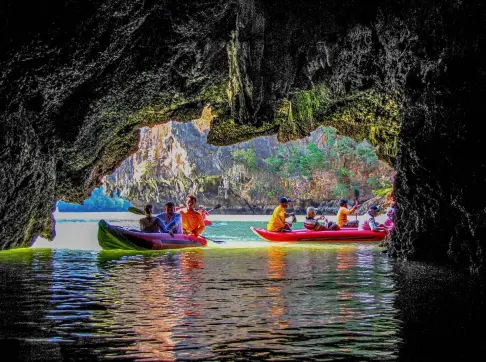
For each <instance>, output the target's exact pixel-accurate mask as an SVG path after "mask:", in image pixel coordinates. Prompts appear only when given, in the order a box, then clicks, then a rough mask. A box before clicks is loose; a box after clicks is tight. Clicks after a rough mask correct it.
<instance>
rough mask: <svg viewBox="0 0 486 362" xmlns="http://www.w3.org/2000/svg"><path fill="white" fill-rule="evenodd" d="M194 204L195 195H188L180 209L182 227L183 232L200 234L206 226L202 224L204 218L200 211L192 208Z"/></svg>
mask: <svg viewBox="0 0 486 362" xmlns="http://www.w3.org/2000/svg"><path fill="white" fill-rule="evenodd" d="M194 205H196V196H194V195H189V196H187V199H186V208H185V209H182V210H180V211H179V212H180V214H181V215H182V229H183V231H184V234H189V235H195V236H198V235H201V234H202V232H203V231H204V229H205V228H206V226H205V225H204V220H203V217H202V215H201V213H199V212H197V211H196V210H195V209H194Z"/></svg>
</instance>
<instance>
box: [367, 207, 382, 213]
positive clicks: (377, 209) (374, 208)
mask: <svg viewBox="0 0 486 362" xmlns="http://www.w3.org/2000/svg"><path fill="white" fill-rule="evenodd" d="M378 211H380V208H379V207H378V206H376V205H371V206H370V208H369V209H368V214H370V215H371V214H374V213H375V212H378Z"/></svg>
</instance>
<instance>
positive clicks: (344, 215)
mask: <svg viewBox="0 0 486 362" xmlns="http://www.w3.org/2000/svg"><path fill="white" fill-rule="evenodd" d="M339 206H341V207H340V208H339V211H338V213H337V224H338V225H339V227H340V228H342V227H356V228H357V227H358V225H359V221H358V220H351V221H348V215H350V214H352V213H353V212H355V211H356V209H357V208H358V203H357V202H356V203H355V204H354V206H353V207H352V208H351V209H348V200H345V199H341V200H340V201H339Z"/></svg>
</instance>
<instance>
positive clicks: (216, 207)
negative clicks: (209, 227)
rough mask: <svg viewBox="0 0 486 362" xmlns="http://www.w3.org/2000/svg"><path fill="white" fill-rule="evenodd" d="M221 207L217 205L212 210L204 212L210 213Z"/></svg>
mask: <svg viewBox="0 0 486 362" xmlns="http://www.w3.org/2000/svg"><path fill="white" fill-rule="evenodd" d="M220 207H221V204H217V205H216V206H215V207H213V208H212V209H209V210H206V212H208V213H210V212H211V211H213V210H216V209H219V208H220Z"/></svg>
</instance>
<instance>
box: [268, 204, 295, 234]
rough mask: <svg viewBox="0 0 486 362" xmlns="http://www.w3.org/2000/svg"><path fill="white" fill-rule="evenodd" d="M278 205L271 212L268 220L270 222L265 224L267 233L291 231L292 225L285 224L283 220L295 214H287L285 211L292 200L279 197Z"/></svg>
mask: <svg viewBox="0 0 486 362" xmlns="http://www.w3.org/2000/svg"><path fill="white" fill-rule="evenodd" d="M279 202H280V205H279V206H277V207H276V208H275V210H273V214H272V217H271V218H270V221H269V222H268V224H267V230H268V231H292V229H291V227H292V223H289V222H285V219H286V218H288V217H290V216H293V217H295V212H291V213H287V212H286V210H287V208H288V207H289V202H292V200H289V199H288V198H286V197H281V198H280V200H279Z"/></svg>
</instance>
